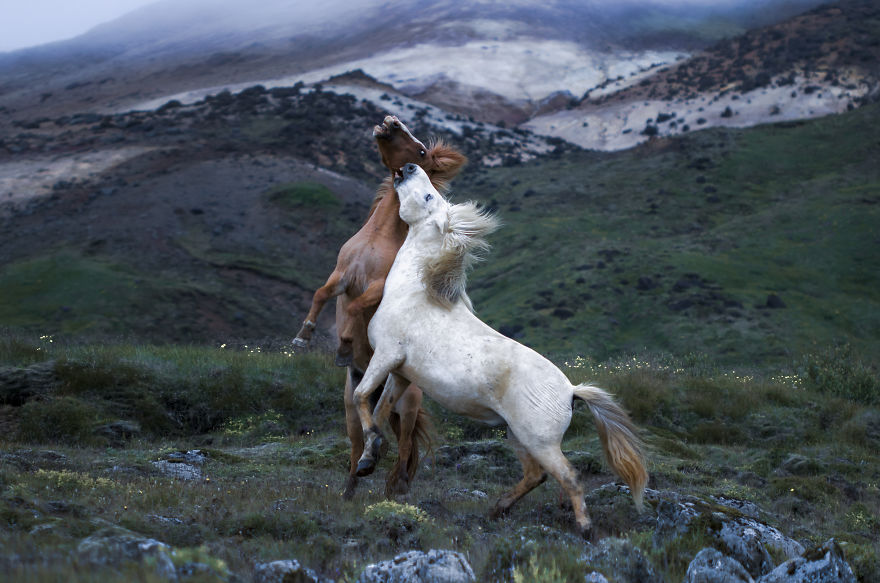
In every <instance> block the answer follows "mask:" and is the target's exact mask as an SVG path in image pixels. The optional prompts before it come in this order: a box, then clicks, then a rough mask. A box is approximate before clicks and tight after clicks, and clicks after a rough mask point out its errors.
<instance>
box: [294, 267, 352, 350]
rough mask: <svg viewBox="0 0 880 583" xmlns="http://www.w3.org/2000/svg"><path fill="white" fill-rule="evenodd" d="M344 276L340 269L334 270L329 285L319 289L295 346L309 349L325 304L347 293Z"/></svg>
mask: <svg viewBox="0 0 880 583" xmlns="http://www.w3.org/2000/svg"><path fill="white" fill-rule="evenodd" d="M342 275H343V272H342V271H340V270H338V269H336V270H334V271H333V273H331V274H330V277H328V278H327V283H325V284H324V285H322V286H321V287H319V288H318V291H316V292H315V295H314V296H313V297H312V306H311V308H309V313H308V315H306V319H305V321H304V322H303V325H302V328H300V329H299V332H298V333H297V335H296V338H294V339H293V345H294V346H296V347H297V348H307V347H308V345H309V342H310V341H311V339H312V332H314V331H315V326H316V322H317V321H318V314H320V313H321V310H322V309H324V304H326V303H327V300H329V299H330V298H335V297H336V296H338V295H339V294H341V293H342V292H344V291H345V286H344V285H343V283H342Z"/></svg>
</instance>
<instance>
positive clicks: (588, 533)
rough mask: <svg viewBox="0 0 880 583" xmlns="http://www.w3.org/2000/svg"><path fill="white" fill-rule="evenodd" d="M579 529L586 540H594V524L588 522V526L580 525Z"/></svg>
mask: <svg viewBox="0 0 880 583" xmlns="http://www.w3.org/2000/svg"><path fill="white" fill-rule="evenodd" d="M578 530H580V531H581V536H582V537H583V539H584V540H586V541H588V540H592V538H593V525H592V524H587V525H586V526H580V525H579V526H578Z"/></svg>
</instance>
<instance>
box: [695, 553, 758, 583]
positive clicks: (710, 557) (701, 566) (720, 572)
mask: <svg viewBox="0 0 880 583" xmlns="http://www.w3.org/2000/svg"><path fill="white" fill-rule="evenodd" d="M753 582H754V579H752V576H751V575H749V573H748V571H746V570H745V568H744V567H743V566H742V565H741V564H740V563H739V561H737V560H736V559H731V558H730V557H727V556H725V555H723V554H721V553H720V552H718V551H717V550H715V549H713V548H705V549H703V550H701V551H700V552H699V553H697V556H696V557H694V560H693V561H691V564H690V565H688V570H687V574H686V575H685V578H684V583H753Z"/></svg>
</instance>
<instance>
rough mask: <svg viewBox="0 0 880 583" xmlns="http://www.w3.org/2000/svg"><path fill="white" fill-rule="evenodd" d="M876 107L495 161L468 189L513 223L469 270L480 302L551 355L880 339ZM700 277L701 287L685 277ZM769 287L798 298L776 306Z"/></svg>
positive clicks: (737, 351) (861, 346)
mask: <svg viewBox="0 0 880 583" xmlns="http://www.w3.org/2000/svg"><path fill="white" fill-rule="evenodd" d="M878 116H880V106H878V105H871V106H867V107H864V108H862V109H859V110H857V111H854V112H851V113H848V114H845V115H841V116H829V117H827V118H822V119H818V120H813V121H810V122H806V123H803V124H800V125H797V126H795V127H790V126H786V127H783V126H773V125H769V126H761V127H756V128H751V129H748V130H720V129H713V130H706V131H702V132H697V133H693V134H691V135H689V136H686V137H682V138H677V139H675V140H670V141H668V142H666V143H665V146H663V147H654V148H651V147H649V146H645V147H643V148H640V149H638V148H637V149H635V150H632V151H626V152H620V153H616V154H600V153H591V152H587V153H572V154H569V155H565V156H562V157H558V158H557V159H555V160H549V161H548V160H543V161H536V162H533V163H531V164H527V165H524V166H522V167H516V168H504V169H490V170H487V171H485V172H484V173H483V174H482V175H481V177H480V178H479V179H478V180H476V181H475V184H474V185H473V186H472V187H471V188H470V189H469V190H468V191H465V187H464V186H459V196H462V194H461V193H462V192H465V193H466V194H468V195H471V194H473V195H477V196H479V197H480V198H481V199H483V200H494V201H496V202H497V203H498V206H499V213H500V215H501V218H502V220H503V221H504V228H503V229H501V230H500V231H499V232H498V233H496V234H495V235H494V236H493V238H492V243H493V244H494V249H493V252H492V254H491V255H490V256H489V257H488V259H487V260H486V262H485V263H484V264H483V265H481V266H479V267H478V268H477V270H476V271H475V273H474V274H473V276H472V278H471V282H472V284H471V291H472V294H471V295H472V297H473V299H474V301H475V306H476V307H477V309H478V311H479V313H480V315H481V316H482V317H484V318H485V319H487V321H489V322H490V323H491V324H492V325H494V326H496V327H500V326H505V327H508V328H511V327H518V328H519V334H520V336H521V339H522V340H523V341H525V342H526V343H528V344H530V345H532V346H534V347H536V348H538V349H539V350H541V351H545V352H554V353H559V354H571V353H572V352H577V353H582V354H591V355H594V356H596V357H598V358H600V359H605V358H609V357H613V356H615V355H619V354H626V353H628V352H629V353H632V352H639V353H641V352H645V351H647V352H655V351H667V352H671V353H674V354H686V353H688V352H691V351H694V350H700V351H703V352H707V353H709V354H711V355H712V356H713V358H714V359H716V360H718V361H719V362H724V363H727V364H728V365H729V366H748V365H751V364H755V365H760V364H761V363H776V364H779V363H784V362H786V361H787V360H789V359H790V358H791V356H792V355H793V354H797V353H803V352H805V351H809V350H811V349H812V348H813V347H814V346H816V345H819V346H821V345H830V344H833V343H835V342H844V343H850V344H852V345H853V346H854V347H855V348H856V349H857V350H859V351H861V352H863V353H865V354H877V353H880V337H878V334H877V331H878V330H880V292H878V289H880V255H878V254H877V253H875V252H873V251H874V249H875V248H876V240H877V237H878V225H880V204H878V201H880V170H878V169H877V166H876V163H875V162H876V159H877V156H878V155H880V146H878V144H877V134H876V132H872V131H870V130H869V129H868V128H871V127H876V124H877V122H878ZM707 189H708V191H707ZM517 209H519V210H517ZM689 274H695V277H696V279H695V280H694V281H696V282H698V285H691V286H689V287H688V286H681V285H678V286H677V284H679V282H681V281H682V280H683V278H684V279H685V281H686V280H687V278H688V277H690V275H689ZM640 281H642V282H644V283H646V284H647V285H644V284H643V285H641V286H640V283H639V282H640ZM770 294H776V295H778V296H779V297H781V298H782V300H783V302H784V303H785V308H782V309H768V308H766V307H765V306H766V302H767V298H768V296H769V295H770ZM566 316H567V317H566Z"/></svg>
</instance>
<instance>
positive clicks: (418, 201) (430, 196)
mask: <svg viewBox="0 0 880 583" xmlns="http://www.w3.org/2000/svg"><path fill="white" fill-rule="evenodd" d="M396 174H397V176H396V177H395V179H394V188H395V190H397V197H398V199H400V218H401V219H402V220H403V221H404V222H405V223H406V224H407V225H409V226H410V227H415V226H417V225H421V224H422V223H428V224H433V225H436V226H437V228H438V230H439V231H440V232H441V233H442V232H443V231H445V230H446V224H447V221H448V214H449V203H448V202H446V200H445V199H444V198H443V197H442V196H441V195H440V192H438V191H437V189H436V188H434V185H433V184H431V179H430V178H428V175H427V174H426V173H425V171H424V170H423V169H422V168H421V166H419V165H418V164H406V165H405V166H404V167H403V168H401V169H400V170H399V171H397V173H396Z"/></svg>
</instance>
